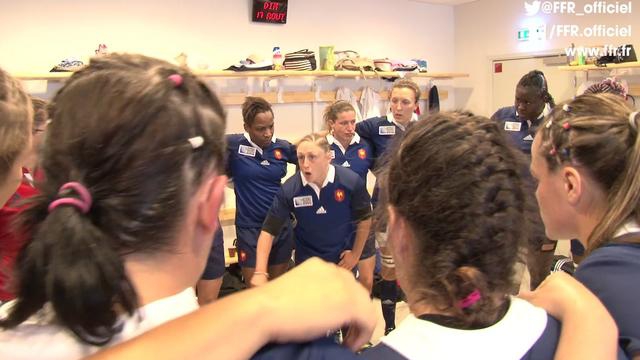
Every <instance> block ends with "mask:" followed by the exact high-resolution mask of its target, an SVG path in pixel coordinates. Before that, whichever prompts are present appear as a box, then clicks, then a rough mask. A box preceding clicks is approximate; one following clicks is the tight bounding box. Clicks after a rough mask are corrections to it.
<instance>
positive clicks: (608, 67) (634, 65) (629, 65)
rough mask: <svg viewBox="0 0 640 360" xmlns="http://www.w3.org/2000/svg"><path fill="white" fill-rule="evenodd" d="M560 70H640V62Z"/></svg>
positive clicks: (572, 67) (582, 66) (579, 66)
mask: <svg viewBox="0 0 640 360" xmlns="http://www.w3.org/2000/svg"><path fill="white" fill-rule="evenodd" d="M558 68H559V69H560V70H565V71H591V70H604V71H606V70H612V69H632V68H640V61H635V62H628V63H621V64H607V65H606V66H596V65H578V66H559V67H558Z"/></svg>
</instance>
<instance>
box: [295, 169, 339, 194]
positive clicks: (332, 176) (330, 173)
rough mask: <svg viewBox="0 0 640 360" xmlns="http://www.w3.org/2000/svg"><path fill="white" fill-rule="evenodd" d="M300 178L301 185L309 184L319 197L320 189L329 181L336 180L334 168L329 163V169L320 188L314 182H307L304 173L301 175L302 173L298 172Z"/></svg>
mask: <svg viewBox="0 0 640 360" xmlns="http://www.w3.org/2000/svg"><path fill="white" fill-rule="evenodd" d="M300 179H301V180H302V186H307V185H309V187H310V188H312V189H313V191H315V192H316V195H317V196H318V198H320V189H322V188H324V187H325V186H327V184H329V183H333V182H334V181H335V180H336V168H335V167H333V165H329V171H327V177H325V178H324V182H323V183H322V187H321V188H318V185H316V184H314V183H310V182H308V181H307V179H305V177H304V175H302V173H301V174H300Z"/></svg>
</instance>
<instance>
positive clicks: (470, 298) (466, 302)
mask: <svg viewBox="0 0 640 360" xmlns="http://www.w3.org/2000/svg"><path fill="white" fill-rule="evenodd" d="M481 298H482V295H481V294H480V290H478V289H475V290H473V291H472V292H471V294H469V295H467V297H465V298H464V299H462V300H460V302H459V303H458V307H459V308H460V309H466V308H468V307H470V306H472V305H473V304H475V303H477V302H478V301H479V300H480V299H481Z"/></svg>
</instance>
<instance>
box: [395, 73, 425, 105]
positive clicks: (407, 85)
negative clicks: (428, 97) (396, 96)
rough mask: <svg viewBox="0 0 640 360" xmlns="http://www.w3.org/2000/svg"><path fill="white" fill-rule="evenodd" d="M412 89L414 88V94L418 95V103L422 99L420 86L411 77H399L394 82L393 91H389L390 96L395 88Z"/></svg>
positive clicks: (416, 100)
mask: <svg viewBox="0 0 640 360" xmlns="http://www.w3.org/2000/svg"><path fill="white" fill-rule="evenodd" d="M402 88H404V89H411V90H413V94H414V95H415V96H416V99H415V102H416V103H417V102H418V101H419V100H420V87H419V86H418V84H416V83H415V82H413V81H411V80H409V79H398V80H396V81H394V82H393V85H392V86H391V91H390V92H389V97H391V93H392V92H393V89H402Z"/></svg>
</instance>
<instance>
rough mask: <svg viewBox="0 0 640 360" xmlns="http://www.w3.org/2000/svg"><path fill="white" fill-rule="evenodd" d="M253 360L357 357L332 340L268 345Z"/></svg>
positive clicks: (336, 359)
mask: <svg viewBox="0 0 640 360" xmlns="http://www.w3.org/2000/svg"><path fill="white" fill-rule="evenodd" d="M251 359H253V360H287V359H288V360H294V359H295V360H347V359H349V360H357V359H358V356H357V355H356V354H354V353H353V352H351V351H350V350H349V349H347V348H345V347H344V346H341V345H338V344H336V343H335V342H334V341H333V338H320V339H316V340H314V341H310V342H306V343H289V344H275V343H274V344H269V345H267V346H265V347H263V348H262V349H261V350H260V351H259V352H258V353H256V354H255V355H253V356H252V357H251Z"/></svg>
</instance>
